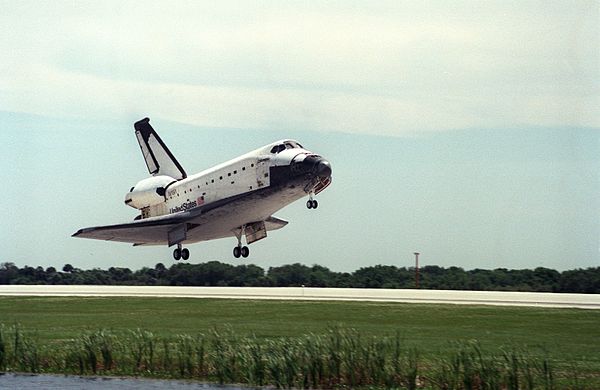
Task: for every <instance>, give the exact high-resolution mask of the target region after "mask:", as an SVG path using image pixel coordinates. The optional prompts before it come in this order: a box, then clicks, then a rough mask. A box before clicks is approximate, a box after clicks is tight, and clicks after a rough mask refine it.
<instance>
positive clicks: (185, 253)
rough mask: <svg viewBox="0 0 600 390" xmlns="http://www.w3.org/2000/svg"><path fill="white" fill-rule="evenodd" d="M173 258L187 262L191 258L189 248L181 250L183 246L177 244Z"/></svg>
mask: <svg viewBox="0 0 600 390" xmlns="http://www.w3.org/2000/svg"><path fill="white" fill-rule="evenodd" d="M173 258H174V259H175V260H179V259H183V260H187V259H189V258H190V251H189V249H188V248H181V244H177V249H175V250H174V251H173Z"/></svg>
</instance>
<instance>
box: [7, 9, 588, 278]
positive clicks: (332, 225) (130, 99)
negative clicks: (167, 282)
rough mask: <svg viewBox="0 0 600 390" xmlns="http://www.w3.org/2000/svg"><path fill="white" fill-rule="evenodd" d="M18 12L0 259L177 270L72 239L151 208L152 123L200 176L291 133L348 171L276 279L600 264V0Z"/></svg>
mask: <svg viewBox="0 0 600 390" xmlns="http://www.w3.org/2000/svg"><path fill="white" fill-rule="evenodd" d="M1 4H2V5H1V9H2V12H1V13H0V32H1V34H0V51H1V52H2V53H3V56H2V60H1V61H0V152H1V153H2V161H3V167H4V169H2V171H1V172H0V179H1V180H2V181H3V183H5V184H4V186H3V187H4V189H3V191H4V196H3V205H4V209H5V213H6V214H7V215H6V216H5V217H4V218H3V219H2V222H1V223H0V229H1V232H0V233H1V234H2V237H3V238H4V245H3V246H2V249H0V262H2V261H13V262H15V263H17V264H18V265H24V264H29V265H38V264H39V265H43V266H48V265H55V266H56V265H61V264H64V263H65V262H70V263H72V264H73V265H75V266H78V267H82V268H89V267H103V268H106V267H109V266H129V267H131V268H139V267H141V266H145V265H148V266H151V265H154V264H155V263H156V262H158V261H163V262H165V263H169V262H170V261H171V260H170V250H168V249H167V248H132V247H130V246H128V245H126V244H116V243H105V242H95V241H88V240H77V239H73V238H70V237H69V236H70V234H71V233H73V232H74V231H75V230H77V229H79V228H80V227H83V226H90V225H98V224H109V223H115V222H122V221H127V220H130V219H131V218H133V216H134V215H135V213H134V210H132V209H129V208H127V207H125V206H124V205H123V203H122V199H123V197H124V194H125V192H126V191H127V190H128V189H129V188H130V187H131V186H132V185H133V184H135V182H137V181H138V180H140V179H142V178H144V177H145V175H146V174H147V172H146V171H145V170H144V165H143V161H142V159H141V156H139V155H138V154H139V149H138V147H137V144H136V141H135V139H134V136H133V129H132V124H133V122H134V121H135V120H138V119H140V118H142V117H144V116H149V117H150V118H152V123H153V124H154V125H155V128H156V129H157V130H158V131H159V133H160V134H161V136H162V138H163V139H164V140H165V141H166V142H167V144H168V145H169V146H170V147H171V150H172V151H173V152H174V153H175V154H176V155H177V156H178V158H179V160H180V162H181V163H182V164H183V165H184V167H185V168H186V169H187V171H188V172H194V171H199V170H201V169H204V168H207V167H209V166H211V165H212V164H216V163H219V162H221V161H223V160H226V159H229V158H232V157H234V156H236V155H237V154H241V153H244V152H246V151H248V150H251V149H254V148H256V147H258V146H260V145H262V144H265V143H268V142H271V141H272V140H275V139H279V138H284V137H294V138H297V139H299V140H300V141H301V142H302V143H303V144H306V145H307V146H308V147H309V148H311V149H313V150H314V151H315V152H318V153H320V154H323V155H324V156H326V157H328V158H329V159H330V160H331V161H332V164H333V168H334V184H333V185H332V186H331V187H330V188H329V189H328V190H327V191H326V192H324V193H323V194H322V196H321V199H320V201H321V207H320V208H319V209H318V211H316V212H308V210H305V209H304V206H303V202H299V203H298V204H294V205H291V206H289V207H288V208H286V209H284V210H281V211H280V212H279V213H278V214H277V215H278V216H279V217H282V218H284V219H288V220H290V221H291V224H290V225H289V226H288V227H286V228H285V229H283V230H280V231H277V232H273V233H272V235H271V237H270V239H268V240H264V241H262V242H260V243H257V244H255V245H253V248H252V254H251V257H250V259H249V260H250V261H251V262H254V263H256V264H259V265H261V266H264V267H268V266H271V265H279V264H284V263H290V262H296V261H299V262H303V263H306V264H313V263H319V264H323V265H326V266H328V267H330V268H332V269H335V270H353V269H356V268H358V267H361V266H365V265H372V264H380V263H383V264H396V265H410V264H412V252H413V251H415V250H419V251H421V252H423V257H422V259H423V261H424V262H425V263H429V264H439V265H444V266H449V265H458V266H463V267H465V268H493V267H508V268H524V267H536V266H547V267H553V268H559V269H568V268H574V267H587V266H598V265H600V256H599V255H600V252H599V246H600V245H599V241H600V224H599V221H600V220H599V216H600V214H599V211H600V203H599V201H598V200H597V198H598V194H599V190H600V179H599V173H600V171H599V163H600V132H599V130H600V6H599V5H598V3H597V2H593V1H589V2H586V1H562V2H553V1H550V2H549V1H544V2H533V1H528V2H523V1H516V2H507V1H502V2H475V1H474V2H444V1H438V2H422V1H414V2H400V1H390V2H372V1H369V2H349V1H340V2H323V3H319V2H309V3H304V2H279V1H278V2H254V1H253V2H218V5H215V4H214V2H189V3H184V2H179V3H177V5H176V6H173V5H172V4H170V3H167V2H157V3H151V2H147V1H144V2H125V1H118V2H26V1H23V2H9V1H4V2H1ZM307 243H308V244H309V245H307ZM234 244H235V240H234V239H232V240H220V241H216V242H212V243H202V244H196V245H192V246H191V248H190V249H191V251H192V260H193V261H195V262H200V261H206V260H221V261H231V262H233V259H231V256H230V252H231V247H233V245H234ZM238 262H239V260H238Z"/></svg>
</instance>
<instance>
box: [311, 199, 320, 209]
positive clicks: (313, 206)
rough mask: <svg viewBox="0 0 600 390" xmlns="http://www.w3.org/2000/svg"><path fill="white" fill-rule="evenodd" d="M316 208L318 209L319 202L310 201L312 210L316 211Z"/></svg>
mask: <svg viewBox="0 0 600 390" xmlns="http://www.w3.org/2000/svg"><path fill="white" fill-rule="evenodd" d="M317 207H319V202H317V200H316V199H315V200H313V201H312V208H313V209H316V208H317Z"/></svg>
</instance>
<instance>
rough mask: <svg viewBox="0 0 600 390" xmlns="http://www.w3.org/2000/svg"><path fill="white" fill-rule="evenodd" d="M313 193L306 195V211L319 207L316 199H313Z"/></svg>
mask: <svg viewBox="0 0 600 390" xmlns="http://www.w3.org/2000/svg"><path fill="white" fill-rule="evenodd" d="M313 196H314V195H313V193H312V192H311V193H309V194H308V200H307V201H306V208H308V209H316V208H317V207H319V202H317V200H316V199H313Z"/></svg>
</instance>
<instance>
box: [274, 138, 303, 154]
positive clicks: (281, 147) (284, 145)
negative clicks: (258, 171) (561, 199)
mask: <svg viewBox="0 0 600 390" xmlns="http://www.w3.org/2000/svg"><path fill="white" fill-rule="evenodd" d="M297 148H302V145H300V144H299V143H297V142H295V141H285V142H284V143H282V144H279V145H275V146H273V148H272V149H271V153H273V154H277V153H280V152H282V151H284V150H286V149H297Z"/></svg>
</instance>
